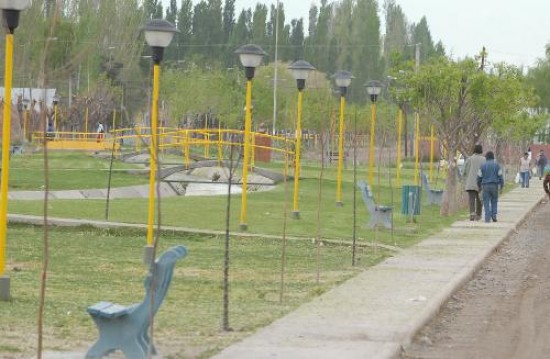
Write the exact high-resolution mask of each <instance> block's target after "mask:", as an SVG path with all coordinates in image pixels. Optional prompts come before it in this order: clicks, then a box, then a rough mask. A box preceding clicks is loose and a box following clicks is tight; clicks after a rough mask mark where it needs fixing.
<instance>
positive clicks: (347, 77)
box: [332, 70, 354, 207]
mask: <svg viewBox="0 0 550 359" xmlns="http://www.w3.org/2000/svg"><path fill="white" fill-rule="evenodd" d="M332 77H333V78H334V82H335V83H336V86H338V89H339V90H340V131H339V134H338V177H337V181H336V205H337V206H338V207H342V206H343V205H344V204H343V202H342V164H343V162H344V108H345V107H346V93H347V92H348V87H349V85H351V80H352V79H353V78H354V77H353V75H352V74H351V72H349V71H344V70H340V71H338V72H336V73H335V74H334V75H332Z"/></svg>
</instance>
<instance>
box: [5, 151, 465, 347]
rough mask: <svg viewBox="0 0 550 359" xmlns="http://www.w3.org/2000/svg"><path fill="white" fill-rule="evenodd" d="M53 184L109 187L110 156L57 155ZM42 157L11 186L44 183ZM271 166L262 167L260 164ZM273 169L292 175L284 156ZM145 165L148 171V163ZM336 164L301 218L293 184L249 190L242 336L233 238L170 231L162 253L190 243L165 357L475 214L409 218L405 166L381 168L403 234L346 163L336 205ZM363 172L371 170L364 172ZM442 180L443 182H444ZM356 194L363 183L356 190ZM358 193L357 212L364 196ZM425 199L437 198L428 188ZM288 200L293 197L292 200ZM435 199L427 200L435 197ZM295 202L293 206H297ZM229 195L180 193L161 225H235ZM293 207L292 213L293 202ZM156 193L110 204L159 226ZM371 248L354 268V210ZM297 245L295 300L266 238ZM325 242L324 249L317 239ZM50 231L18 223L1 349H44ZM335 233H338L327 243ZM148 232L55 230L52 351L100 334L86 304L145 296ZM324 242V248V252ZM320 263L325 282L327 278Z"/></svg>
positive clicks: (121, 181) (381, 194)
mask: <svg viewBox="0 0 550 359" xmlns="http://www.w3.org/2000/svg"><path fill="white" fill-rule="evenodd" d="M50 155H51V157H50V169H51V171H50V181H51V187H52V189H75V188H103V187H106V184H107V180H108V168H109V159H99V158H94V157H92V156H87V155H82V154H71V153H55V152H53V153H50ZM41 161H42V157H41V155H25V157H21V158H17V157H14V159H13V161H12V169H13V170H12V172H11V179H10V187H11V188H12V189H15V190H17V189H23V188H25V189H39V188H40V186H41V184H43V182H41V181H43V170H42V169H41V167H42V162H41ZM257 165H259V164H257ZM269 167H270V168H271V169H273V170H276V171H280V172H282V164H281V163H272V164H270V165H269ZM114 168H116V169H117V171H115V172H113V175H112V183H113V186H124V185H131V184H138V183H139V184H142V183H147V181H148V178H147V176H135V175H132V174H130V173H127V172H125V171H124V169H133V168H139V167H137V166H135V165H129V164H124V163H121V162H118V161H115V165H114ZM141 168H142V167H141ZM412 174H413V172H412V170H410V169H406V168H404V169H403V178H402V182H403V184H410V183H411V182H412ZM336 175H337V173H336V168H335V167H331V168H328V169H326V171H325V173H324V176H323V180H322V181H321V185H319V183H320V181H319V167H317V166H314V165H310V164H305V165H304V166H303V169H302V179H301V180H300V192H299V211H300V215H301V219H299V220H296V219H293V218H292V194H293V182H292V181H289V182H288V183H287V185H286V191H285V185H284V183H281V184H279V185H277V186H276V187H275V188H274V189H273V190H271V191H265V192H252V193H250V194H249V195H248V211H247V224H248V227H249V230H248V232H249V233H253V234H256V235H257V237H255V238H245V237H239V236H235V237H232V238H231V271H230V273H231V279H230V280H231V294H230V296H231V301H230V306H229V307H230V325H231V327H232V328H233V329H234V330H233V331H231V332H223V331H222V330H221V329H220V328H221V322H222V308H223V306H222V273H223V244H224V243H223V241H224V238H223V236H219V237H216V236H210V237H208V236H204V235H203V236H201V235H175V234H173V233H166V232H163V233H162V235H161V239H160V247H161V249H160V251H162V250H163V249H166V248H168V247H170V246H172V245H175V244H184V245H186V246H187V247H188V249H189V256H188V257H187V258H186V259H184V260H183V261H181V262H179V263H178V264H177V265H176V271H175V277H174V282H173V284H172V287H171V288H170V291H169V293H168V296H167V298H166V301H165V303H164V304H163V306H162V307H161V309H160V311H159V313H158V315H157V321H156V338H157V343H158V346H159V348H160V349H161V352H162V353H163V354H169V355H171V357H172V358H207V357H209V356H211V355H212V354H214V353H215V352H217V351H219V350H220V349H222V348H223V347H225V346H227V345H228V344H230V343H232V342H234V341H236V340H238V339H240V338H243V337H245V336H247V335H250V334H251V333H252V332H253V331H254V330H255V329H257V328H259V327H262V326H264V325H266V324H268V323H270V322H271V321H273V320H275V319H276V318H279V317H280V316H282V315H284V314H285V313H288V312H289V311H291V310H293V309H294V308H296V307H297V306H298V305H300V304H301V303H304V302H307V301H309V300H310V299H311V298H313V297H314V296H317V295H319V294H320V293H322V292H324V291H326V290H327V289H328V288H330V287H331V286H334V285H336V284H338V283H341V282H342V281H344V280H346V279H347V278H350V277H351V276H353V275H354V274H355V273H356V272H357V271H358V270H361V269H363V268H366V267H368V266H371V265H373V264H375V263H378V262H379V261H381V260H382V259H384V258H386V257H387V256H390V255H392V253H393V252H389V251H387V250H384V249H382V248H381V247H377V246H374V247H373V246H372V245H373V244H376V243H381V244H386V245H390V246H398V247H408V246H410V245H412V244H414V243H417V242H418V241H420V240H422V239H423V238H426V237H428V236H429V235H431V234H433V233H436V232H438V231H440V230H441V229H442V228H444V227H446V226H448V225H450V224H451V223H452V222H454V221H456V219H457V218H459V217H461V216H462V217H463V218H464V213H457V214H455V215H453V216H449V217H441V216H440V215H439V208H438V207H437V206H426V205H423V206H422V208H421V213H420V215H417V216H416V218H415V222H413V223H409V222H408V216H406V215H402V214H401V189H400V188H394V187H392V182H394V181H395V179H394V178H393V176H394V173H392V172H391V171H390V170H386V169H382V170H381V171H380V173H377V174H376V175H375V183H374V186H373V194H374V197H375V199H376V201H377V202H378V203H379V204H384V205H392V206H394V230H393V231H390V230H387V229H379V228H376V229H371V228H367V227H365V224H366V223H368V213H367V210H366V208H365V205H364V204H363V201H362V198H361V194H360V192H359V191H358V190H356V189H355V188H354V185H353V171H352V169H351V168H346V169H345V170H344V171H343V186H342V193H343V202H344V206H343V207H337V206H336V177H337V176H336ZM357 178H358V179H366V178H367V170H366V168H364V167H361V168H358V171H357ZM439 183H440V184H441V180H440V181H439ZM354 190H355V191H354ZM354 194H355V196H356V206H355V211H354V206H353V197H354ZM422 195H423V196H425V194H422ZM285 197H286V202H285ZM423 201H424V202H425V198H423ZM285 203H286V205H285ZM226 204H227V197H226V196H209V197H171V198H162V199H161V201H160V211H161V223H162V225H164V226H180V227H190V228H198V229H211V230H220V231H223V230H224V229H225V211H226ZM105 205H106V203H105V201H104V200H79V201H76V200H50V201H48V206H49V208H48V212H49V215H50V216H55V217H68V218H84V219H97V220H103V219H104V217H105ZM240 206H241V196H240V195H234V196H233V197H232V208H231V230H232V231H235V232H238V231H239V222H240V221H239V214H240ZM285 206H286V210H285ZM147 209H148V200H147V199H119V200H112V201H111V203H110V209H109V213H110V217H109V220H111V221H117V222H128V223H146V222H147ZM8 210H9V212H10V213H22V214H35V215H42V213H43V202H42V201H10V203H9V206H8ZM354 212H355V216H356V230H357V233H356V238H357V241H358V243H359V244H360V246H359V249H358V253H357V257H358V265H357V266H356V267H355V268H353V267H351V243H352V242H351V241H352V236H353V218H354ZM285 213H286V215H287V221H286V234H287V235H288V236H293V237H296V238H298V239H292V240H290V241H289V242H288V247H287V253H288V258H287V266H286V268H285V281H284V283H285V285H284V296H283V298H284V300H283V302H282V303H281V302H279V296H280V287H281V256H282V249H281V248H282V241H281V240H280V239H268V238H266V237H265V236H263V235H264V234H272V235H279V236H280V235H281V234H282V233H283V226H284V223H285V221H284V218H285ZM317 233H319V235H320V237H321V238H322V239H323V240H325V241H324V242H323V243H324V244H323V246H321V247H317V245H316V244H315V241H312V238H314V237H316V235H317ZM42 236H43V231H42V228H39V227H33V226H22V225H10V226H9V230H8V269H7V272H8V274H9V276H10V278H11V280H12V295H13V297H14V300H13V301H12V302H9V303H0V318H1V321H0V338H2V340H1V341H0V357H1V358H28V357H29V353H32V351H33V348H35V347H36V334H35V333H36V322H37V319H36V317H37V310H38V309H37V308H38V305H37V303H38V293H39V289H38V288H39V278H40V271H41V257H42V246H43V245H42V240H41V238H42ZM326 240H333V241H326ZM144 245H145V233H144V232H142V231H137V230H127V229H126V230H98V229H93V228H88V227H80V228H55V227H54V228H51V230H50V256H51V263H50V269H49V272H48V289H47V303H46V321H45V329H46V330H45V335H46V340H45V345H46V348H48V349H50V350H70V349H73V350H74V349H81V350H85V349H86V348H87V347H88V346H89V345H90V344H91V343H92V342H93V341H94V340H95V338H96V337H97V333H96V329H95V327H94V325H93V322H92V320H91V319H90V318H89V316H88V315H87V313H86V308H87V306H89V305H92V304H94V303H95V302H97V301H100V300H106V301H111V302H116V303H120V304H132V303H136V302H139V301H141V299H142V297H143V284H142V283H143V279H144V276H145V273H146V270H145V268H144V266H143V264H142V262H141V257H142V254H143V246H144ZM318 248H320V249H321V250H320V252H319V253H320V256H319V257H318V256H317V253H318V252H317V250H318ZM318 268H319V273H320V281H319V282H317V280H316V278H317V271H318Z"/></svg>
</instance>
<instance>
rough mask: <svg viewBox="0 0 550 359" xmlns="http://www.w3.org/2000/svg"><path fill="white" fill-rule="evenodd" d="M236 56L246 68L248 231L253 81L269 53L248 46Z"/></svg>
mask: <svg viewBox="0 0 550 359" xmlns="http://www.w3.org/2000/svg"><path fill="white" fill-rule="evenodd" d="M235 54H237V55H239V60H240V61H241V65H242V66H243V67H244V74H245V76H246V111H245V112H246V113H245V120H244V144H243V145H244V149H243V151H244V156H243V179H242V195H241V224H240V228H241V230H243V231H246V230H247V229H248V225H247V224H246V212H247V208H246V194H247V193H246V191H247V183H248V178H247V177H248V164H249V162H250V130H251V128H252V111H251V110H252V79H253V78H254V71H255V70H256V67H258V66H260V64H261V63H262V59H263V57H264V56H265V55H267V53H266V52H265V51H264V50H263V49H262V48H261V47H259V46H258V45H253V44H248V45H243V46H241V47H239V48H238V49H237V50H235Z"/></svg>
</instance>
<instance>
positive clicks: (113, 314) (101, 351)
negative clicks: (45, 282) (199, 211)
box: [86, 246, 187, 359]
mask: <svg viewBox="0 0 550 359" xmlns="http://www.w3.org/2000/svg"><path fill="white" fill-rule="evenodd" d="M186 255H187V249H186V248H185V247H184V246H176V247H172V248H170V249H169V250H167V251H166V252H164V253H163V254H162V255H161V256H160V257H159V258H158V259H157V260H156V261H155V262H154V263H153V264H152V265H151V268H150V270H149V274H148V275H147V278H146V279H145V297H144V298H143V301H142V302H141V303H137V304H133V305H130V306H123V305H119V304H113V303H110V302H98V303H96V304H94V305H92V306H90V307H88V313H89V314H90V316H91V317H92V319H93V320H94V322H95V324H96V326H97V329H98V330H99V339H98V340H97V341H96V342H95V343H94V345H92V347H91V348H90V349H89V350H88V352H87V353H86V359H99V358H103V357H104V356H106V355H109V354H110V353H112V352H114V351H116V350H121V351H122V352H123V353H124V355H125V356H126V358H128V359H146V358H147V355H148V352H149V350H151V352H152V353H153V354H155V353H156V350H155V348H154V346H153V344H152V343H151V341H150V339H149V336H148V328H149V325H150V320H151V310H152V313H153V315H154V314H156V312H157V311H158V309H159V307H160V305H161V304H162V302H163V300H164V297H165V296H166V293H167V292H168V287H169V286H170V282H171V281H172V275H173V273H174V266H175V264H176V262H177V261H178V260H179V259H181V258H183V257H185V256H186Z"/></svg>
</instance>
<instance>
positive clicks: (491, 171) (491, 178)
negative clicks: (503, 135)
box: [477, 151, 504, 222]
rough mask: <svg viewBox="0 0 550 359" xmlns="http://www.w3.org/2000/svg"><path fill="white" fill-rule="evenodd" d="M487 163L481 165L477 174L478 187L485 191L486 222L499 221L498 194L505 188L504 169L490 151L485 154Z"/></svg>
mask: <svg viewBox="0 0 550 359" xmlns="http://www.w3.org/2000/svg"><path fill="white" fill-rule="evenodd" d="M485 159H486V162H485V163H484V164H482V165H481V167H480V168H479V171H478V174H477V186H478V189H479V190H483V209H484V210H485V222H491V220H492V221H493V222H496V221H497V213H498V192H499V190H500V191H502V188H503V187H504V179H503V177H502V168H500V165H499V164H498V163H497V162H496V161H495V154H494V153H493V152H492V151H488V152H487V153H486V154H485Z"/></svg>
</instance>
